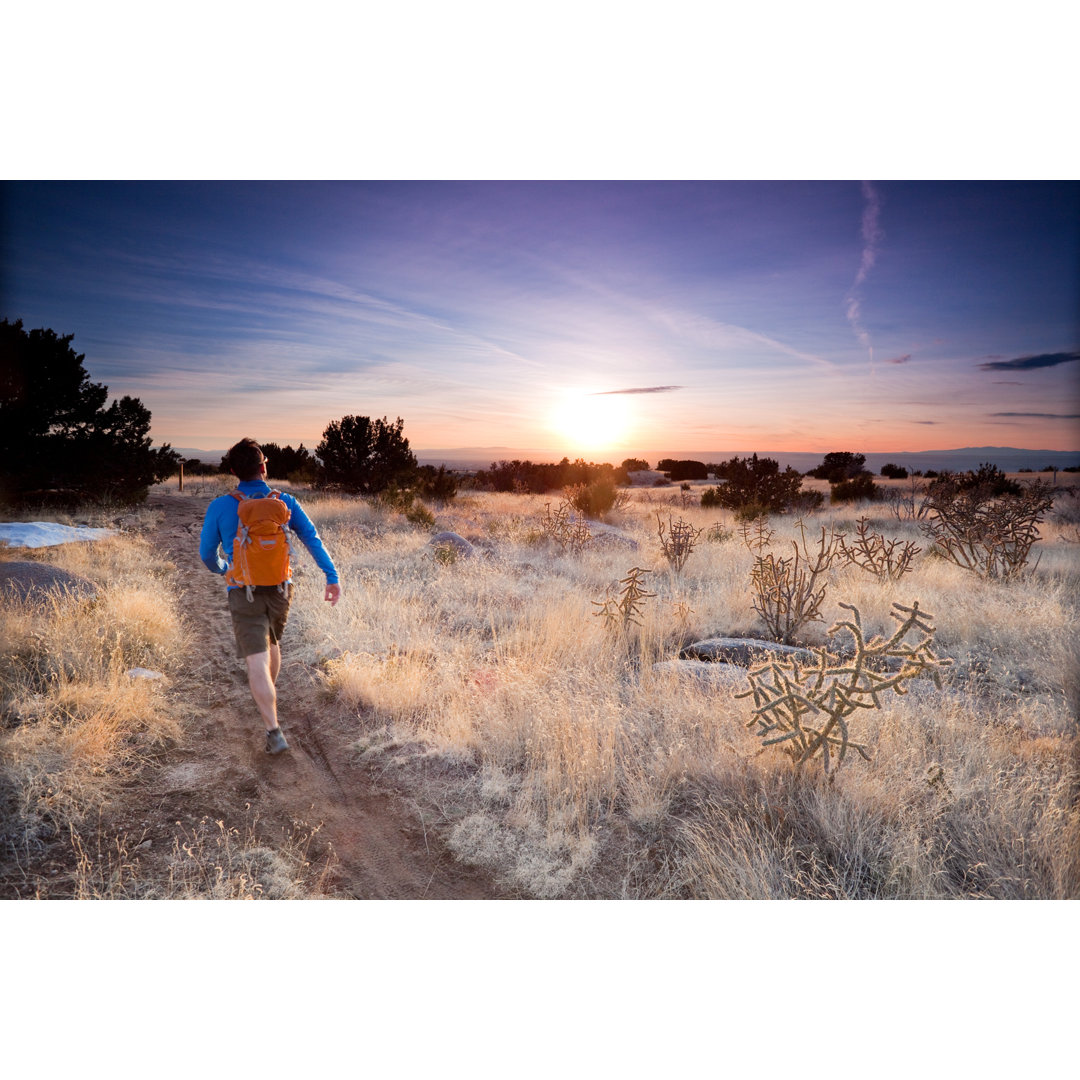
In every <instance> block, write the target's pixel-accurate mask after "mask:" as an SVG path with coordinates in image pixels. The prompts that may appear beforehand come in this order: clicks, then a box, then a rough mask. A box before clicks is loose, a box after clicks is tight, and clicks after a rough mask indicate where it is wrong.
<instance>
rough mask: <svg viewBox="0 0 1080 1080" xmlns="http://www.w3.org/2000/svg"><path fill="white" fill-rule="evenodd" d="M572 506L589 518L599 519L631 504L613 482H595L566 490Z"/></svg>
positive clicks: (624, 493) (577, 485)
mask: <svg viewBox="0 0 1080 1080" xmlns="http://www.w3.org/2000/svg"><path fill="white" fill-rule="evenodd" d="M566 497H567V499H568V500H569V502H570V505H571V506H572V507H573V508H574V509H575V510H577V511H578V513H580V514H584V515H585V517H587V518H593V519H599V518H602V517H603V516H604V515H605V514H608V513H610V512H611V511H612V510H621V509H623V508H624V507H625V506H626V505H627V503H628V502H629V498H630V497H629V496H628V495H627V494H626V492H625V491H620V490H619V489H618V488H617V487H616V486H615V484H614V482H613V481H611V480H594V481H593V482H592V483H591V484H575V485H574V486H573V487H569V488H567V489H566Z"/></svg>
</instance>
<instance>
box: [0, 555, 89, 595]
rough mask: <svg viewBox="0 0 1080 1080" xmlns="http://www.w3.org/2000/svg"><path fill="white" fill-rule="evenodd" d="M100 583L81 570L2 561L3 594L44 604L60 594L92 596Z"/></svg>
mask: <svg viewBox="0 0 1080 1080" xmlns="http://www.w3.org/2000/svg"><path fill="white" fill-rule="evenodd" d="M95 596H97V586H96V585H95V584H94V583H93V582H92V581H90V580H89V578H84V577H83V576H82V575H81V574H73V573H71V571H69V570H61V569H60V568H59V567H56V566H50V565H49V564H48V563H39V562H0V597H3V598H4V599H6V600H13V601H15V602H16V603H21V604H27V605H31V606H40V605H42V604H46V603H49V602H50V601H51V600H53V599H55V598H57V597H63V598H71V599H73V600H89V599H91V598H93V597H95Z"/></svg>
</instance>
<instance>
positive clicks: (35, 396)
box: [0, 319, 180, 502]
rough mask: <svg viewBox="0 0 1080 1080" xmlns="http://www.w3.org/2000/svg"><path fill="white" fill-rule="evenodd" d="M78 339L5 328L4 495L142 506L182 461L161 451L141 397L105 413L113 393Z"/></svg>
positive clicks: (1, 399)
mask: <svg viewBox="0 0 1080 1080" xmlns="http://www.w3.org/2000/svg"><path fill="white" fill-rule="evenodd" d="M73 337H74V335H73V334H67V335H65V336H59V335H57V334H56V333H55V331H53V330H47V329H44V328H41V329H38V330H30V331H26V330H24V329H23V324H22V320H21V319H17V320H16V321H15V322H9V321H8V320H7V319H4V320H3V321H0V494H3V495H4V496H5V497H6V498H8V499H10V500H12V501H19V500H23V499H34V498H37V497H39V496H41V495H44V494H46V493H56V492H63V493H64V494H65V496H66V497H68V498H70V499H71V500H72V501H81V500H87V499H91V498H96V499H103V498H114V499H118V500H120V501H124V502H137V501H139V500H141V499H144V498H145V497H146V491H147V488H148V487H149V486H150V485H151V484H154V483H156V482H158V481H159V480H164V479H165V478H166V477H167V476H170V475H171V474H172V473H173V472H174V471H175V469H176V467H177V466H178V465H179V462H180V458H179V456H178V455H177V454H176V453H174V452H173V451H172V450H170V449H169V447H168V446H164V447H161V448H159V449H156V450H155V449H154V448H153V445H152V440H151V438H150V434H149V432H150V410H149V409H147V408H146V406H144V405H143V403H142V402H141V401H139V399H138V398H133V397H126V396H125V397H122V398H120V400H119V401H113V403H112V404H111V405H109V407H108V408H106V407H105V402H106V401H107V399H108V394H109V390H108V387H107V386H105V385H103V384H102V383H94V382H91V381H90V376H89V374H88V373H87V371H86V369H85V368H84V367H83V360H84V359H85V354H83V353H76V352H75V350H74V349H72V347H71V341H72V339H73Z"/></svg>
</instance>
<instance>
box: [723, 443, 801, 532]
mask: <svg viewBox="0 0 1080 1080" xmlns="http://www.w3.org/2000/svg"><path fill="white" fill-rule="evenodd" d="M716 475H717V476H718V477H721V478H722V479H724V480H725V481H726V483H724V484H723V485H720V486H718V487H717V488H715V491H716V495H715V496H714V498H715V505H717V506H723V507H725V508H727V509H728V510H735V511H740V510H741V511H747V510H750V509H753V510H754V511H755V513H754V514H753V516H754V517H757V516H758V515H759V514H760V513H761V511H762V510H765V511H769V512H772V513H781V512H782V511H784V510H786V509H787V508H788V506H789V505H790V504H791V501H792V499H794V498H795V496H796V495H798V493H799V488H800V487H801V486H802V476H801V475H800V474H799V473H798V472H796V471H795V469H793V468H792V467H791V466H790V465H789V466H788V467H787V468H786V469H784V471H783V472H781V471H780V465H779V463H778V462H777V461H775V460H774V459H773V458H759V457H758V456H757V454H754V455H752V456H751V457H748V458H739V457H733V458H731V459H730V460H729V461H725V462H723V463H722V464H720V465H717V466H716Z"/></svg>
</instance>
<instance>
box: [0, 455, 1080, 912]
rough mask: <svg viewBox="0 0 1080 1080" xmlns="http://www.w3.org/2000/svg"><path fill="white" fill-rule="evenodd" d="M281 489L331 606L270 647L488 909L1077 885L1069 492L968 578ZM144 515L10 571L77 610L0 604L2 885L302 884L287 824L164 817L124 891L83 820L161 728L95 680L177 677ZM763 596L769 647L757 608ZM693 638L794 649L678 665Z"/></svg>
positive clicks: (950, 566) (176, 725) (570, 506)
mask: <svg viewBox="0 0 1080 1080" xmlns="http://www.w3.org/2000/svg"><path fill="white" fill-rule="evenodd" d="M200 480H201V482H203V483H205V484H206V485H207V489H206V490H205V491H203V492H200V493H198V494H194V495H193V497H194V498H205V497H207V496H211V495H213V494H217V493H219V492H218V488H219V487H221V488H222V489H224V488H225V487H227V486H228V485H229V481H227V480H225V479H224V478H217V477H206V478H200ZM823 482H824V483H827V481H823ZM889 483H890V484H893V485H895V486H896V490H903V489H904V488H905V487H906V486H907V485H909V483H910V481H908V480H892V481H889ZM299 494H301V496H302V497H303V498H304V501H305V506H306V507H307V508H308V510H309V513H310V514H311V516H312V518H313V519H314V520H315V521H316V523H317V525H318V527H319V529H320V532H321V534H322V535H323V537H324V538H325V539H326V542H327V545H328V547H329V549H330V550H331V551H332V552H333V554H334V557H335V560H336V561H337V563H338V566H339V569H340V570H341V573H342V581H343V583H344V585H345V590H346V594H345V600H344V601H343V603H342V604H340V605H339V606H338V608H337V610H336V611H334V612H330V611H329V610H328V606H327V605H324V604H321V603H319V600H318V597H317V596H316V594H315V593H314V592H307V591H305V590H301V591H300V592H299V594H298V598H297V602H296V604H295V607H294V612H293V615H292V617H291V620H290V627H289V630H288V635H289V641H288V644H289V651H290V656H291V658H293V659H294V660H295V662H296V663H298V664H302V665H303V666H304V667H305V668H306V669H307V670H309V671H311V672H312V673H314V674H315V676H316V677H317V678H318V679H319V681H320V683H321V685H322V688H323V693H324V694H325V695H326V700H327V702H331V703H333V706H334V707H335V708H338V707H344V708H347V709H348V710H350V711H351V715H352V717H353V721H352V722H353V725H354V740H353V743H352V753H353V754H354V756H355V760H356V761H357V762H358V763H360V764H362V765H363V767H364V769H365V770H367V771H368V772H369V773H370V774H371V775H374V776H376V777H378V778H379V782H380V783H381V784H384V785H387V786H392V787H393V788H394V789H395V790H398V791H401V792H403V793H405V794H406V795H407V796H408V798H409V799H411V800H412V801H413V803H414V804H415V805H416V806H417V807H419V808H421V810H422V812H423V814H424V820H425V822H427V823H428V827H429V828H430V827H431V823H434V824H435V828H436V829H437V831H438V833H439V835H440V838H441V840H442V842H443V843H445V844H446V845H448V847H449V848H450V850H451V851H452V852H453V853H454V855H455V857H456V858H458V859H459V860H461V861H462V862H463V863H466V864H470V865H476V866H480V867H483V868H486V869H487V870H488V871H489V872H490V873H491V874H492V875H493V876H494V878H495V879H496V880H497V881H498V882H500V883H501V887H502V888H503V889H504V890H505V892H506V894H507V895H520V896H528V897H538V898H550V897H579V898H593V897H637V898H852V899H855V898H859V899H865V898H903V899H916V898H953V897H984V898H1009V899H1020V898H1047V899H1048V898H1065V897H1073V898H1075V897H1077V896H1080V854H1078V853H1080V809H1078V791H1080V753H1078V727H1077V719H1076V718H1077V709H1078V705H1080V665H1078V655H1077V646H1076V644H1075V642H1076V641H1077V640H1078V639H1080V634H1078V633H1077V631H1078V629H1080V626H1078V624H1080V599H1078V597H1080V589H1078V588H1077V586H1078V584H1080V566H1078V563H1077V559H1078V554H1080V545H1078V544H1077V543H1076V542H1075V536H1074V534H1075V531H1076V522H1077V520H1080V513H1078V512H1077V511H1076V506H1077V500H1076V497H1075V495H1074V494H1070V493H1068V492H1067V491H1063V490H1062V489H1057V490H1056V492H1055V494H1054V505H1053V507H1052V508H1050V509H1049V510H1047V511H1045V512H1044V513H1043V514H1042V517H1041V520H1040V521H1039V522H1038V523H1037V525H1036V528H1037V534H1038V535H1037V538H1035V539H1034V540H1033V541H1032V544H1031V546H1030V550H1029V551H1028V558H1027V560H1026V562H1025V563H1024V565H1023V566H1022V567H1021V568H1020V569H1019V570H1018V571H1017V572H1016V573H1014V574H1011V575H1008V576H1002V575H999V576H996V577H995V576H989V575H985V574H978V573H972V571H971V570H970V569H968V568H966V567H965V566H963V565H961V564H958V563H957V562H956V561H953V560H952V559H950V558H949V557H948V555H947V553H946V552H944V551H942V550H940V549H939V548H938V546H937V545H936V544H935V543H932V542H931V543H928V542H927V541H928V537H927V536H926V534H925V533H924V532H923V531H922V530H921V529H920V524H921V520H922V519H919V518H916V517H907V516H903V517H898V516H897V514H896V513H895V512H894V506H893V505H892V504H890V503H888V502H882V501H875V502H873V503H865V504H862V505H861V506H856V507H854V508H852V507H849V506H846V505H844V504H839V505H831V506H821V507H819V508H818V509H816V510H815V511H813V512H810V513H806V514H803V515H802V517H798V516H796V515H793V514H771V515H768V516H764V517H758V518H756V519H750V520H744V521H741V522H740V521H738V520H737V519H736V514H735V512H734V511H731V510H727V509H725V508H723V507H716V506H714V505H713V506H700V505H697V504H696V500H686V499H684V498H682V497H681V496H682V495H684V494H685V493H681V492H675V493H669V494H667V495H666V496H664V497H665V498H666V499H667V500H668V501H667V503H666V504H665V503H658V498H659V496H658V495H657V493H656V492H654V491H652V490H651V489H619V494H620V495H621V496H622V498H620V499H618V500H617V502H613V503H612V505H611V507H610V508H609V509H608V510H607V511H606V513H604V514H601V515H597V516H594V517H589V516H586V514H585V513H584V512H583V511H582V510H581V509H579V507H578V505H576V504H575V501H574V498H573V495H574V491H573V489H570V490H566V491H564V492H562V493H561V495H560V496H559V497H558V498H557V499H553V498H552V497H551V496H550V495H548V496H544V495H530V494H526V493H516V494H515V493H512V492H495V491H475V490H474V491H464V492H461V493H459V494H458V496H457V498H455V499H453V500H452V501H445V502H442V503H437V502H435V501H433V500H432V501H431V503H430V506H429V505H427V504H425V503H424V502H422V501H420V500H419V498H414V499H411V500H406V501H404V502H403V501H401V500H396V499H394V498H385V497H384V498H357V497H353V496H346V495H340V494H334V493H331V492H327V491H321V492H318V491H311V492H307V493H304V492H300V493H299ZM924 495H925V492H924V491H923V490H922V489H921V488H920V490H919V493H918V498H919V499H920V500H921V499H922V498H923V497H924ZM658 507H659V509H658ZM421 510H422V511H423V513H420V512H419V511H421ZM144 513H146V512H144ZM88 523H95V522H91V521H89V519H88ZM148 524H149V523H148V522H142V523H139V522H134V523H132V527H131V528H130V529H128V534H127V535H123V534H122V535H120V536H118V537H116V538H114V539H112V540H109V541H106V542H104V543H100V544H95V545H93V547H88V546H81V545H80V546H68V547H63V548H54V549H48V550H47V552H46V553H44V554H42V555H41V556H36V557H40V558H42V559H47V560H49V561H51V562H55V563H57V564H60V565H66V566H69V567H70V568H71V569H73V570H76V571H77V572H79V573H83V574H85V575H86V576H87V577H89V578H90V579H91V580H93V581H94V582H95V583H97V584H98V585H99V589H100V591H99V596H98V598H97V599H96V600H95V601H94V606H92V607H90V608H88V609H82V608H67V607H61V606H59V605H58V606H57V607H56V608H55V609H54V610H53V611H52V612H48V613H46V615H45V616H44V619H42V618H40V617H37V616H35V617H30V616H29V615H27V614H26V613H23V612H20V611H18V610H16V609H14V608H9V607H7V606H5V607H4V608H3V610H2V616H3V618H4V620H5V623H4V640H5V649H4V656H3V658H2V664H3V667H2V670H0V679H2V691H3V702H2V711H3V727H2V728H0V759H2V770H3V771H2V784H3V815H4V817H3V821H4V824H3V830H2V832H3V843H4V867H5V869H4V873H5V874H6V875H18V874H19V873H20V872H22V869H24V868H25V867H27V866H28V865H30V864H31V863H32V862H33V859H34V854H35V847H36V846H40V845H43V844H47V843H48V842H50V838H52V839H55V838H56V837H57V836H59V837H61V838H64V839H65V842H66V843H68V844H70V845H71V849H72V850H73V851H74V852H76V853H77V861H76V870H75V871H74V874H73V877H72V881H71V883H70V884H69V886H68V888H67V891H66V892H64V893H62V894H63V895H79V896H114V897H115V896H147V897H151V896H223V897H224V896H298V895H321V894H322V889H323V885H324V882H323V880H322V878H321V877H320V876H319V874H318V872H317V871H316V870H313V869H312V867H311V866H310V865H308V861H307V844H308V842H309V840H310V836H311V831H310V830H309V831H307V832H304V831H302V830H301V831H294V832H292V833H289V834H288V835H286V834H282V836H281V837H280V838H279V839H278V841H277V842H274V843H268V842H267V839H266V835H265V833H264V832H260V831H259V830H258V829H257V828H256V824H257V823H256V822H255V821H254V819H253V821H252V823H251V826H250V827H248V826H242V827H239V826H236V825H235V824H226V823H224V822H222V821H220V820H216V819H215V818H214V817H213V816H206V817H203V818H198V819H196V820H193V821H188V822H186V823H184V824H183V825H182V826H180V825H178V826H177V828H176V832H175V838H174V840H175V843H174V849H173V851H172V852H171V853H169V857H168V858H167V859H159V861H158V862H156V864H155V866H156V869H155V871H154V873H153V874H152V875H151V874H150V873H149V870H148V867H147V865H146V863H145V860H142V861H141V859H140V853H139V850H138V848H137V846H133V845H132V844H131V843H127V844H126V845H125V844H120V843H119V842H118V841H117V838H116V837H115V836H110V835H108V834H106V833H103V832H101V831H100V830H99V829H98V828H97V825H96V822H97V821H98V818H99V815H100V812H101V809H102V808H103V807H107V806H108V805H109V803H110V800H112V799H114V798H115V797H116V795H117V792H118V790H119V789H120V788H121V787H123V785H125V784H128V783H131V782H132V777H133V776H135V775H138V774H139V770H140V769H142V768H152V767H153V762H154V759H155V756H156V755H158V754H160V753H162V752H163V749H164V748H166V747H167V746H169V745H170V741H171V740H175V739H176V738H177V737H178V733H179V732H180V731H181V730H182V726H183V723H184V716H183V715H182V713H178V711H177V708H176V703H175V700H174V698H173V697H172V695H171V694H170V691H169V684H168V681H167V679H166V680H149V679H148V680H142V679H138V678H133V677H131V676H130V675H128V672H129V671H131V670H132V669H133V668H138V667H144V668H151V669H153V670H156V671H160V672H163V673H164V674H165V675H166V676H170V675H172V676H175V675H176V674H177V673H178V672H180V671H183V670H184V668H185V667H188V666H190V665H191V664H192V663H193V656H192V646H191V643H190V642H189V641H188V640H187V639H186V638H185V631H184V625H183V620H182V618H181V616H180V612H181V598H180V597H178V596H177V595H176V593H175V589H174V588H173V586H172V585H171V584H170V582H171V580H172V578H171V575H170V567H169V566H168V565H167V564H166V563H163V562H155V560H154V557H153V556H152V553H148V551H147V549H146V545H145V540H144V539H143V538H142V536H143V534H144V533H145V531H146V528H147V526H148ZM447 533H452V534H455V535H456V537H457V538H459V540H460V541H461V542H460V543H459V544H457V545H454V544H448V543H442V544H433V543H432V539H433V537H434V536H435V535H438V534H444V535H445V534H447ZM740 535H741V538H742V539H741V540H740ZM770 556H771V560H770ZM796 561H798V566H797V567H796V565H795V563H796ZM766 563H768V564H769V565H771V567H772V576H771V577H769V575H768V574H767V572H766V569H763V566H764V565H765V564H766ZM785 563H786V564H787V569H785ZM147 567H149V570H147ZM780 587H782V588H784V589H788V590H789V591H790V592H789V595H790V596H791V597H793V598H794V599H795V600H796V601H798V600H799V598H800V597H801V598H802V601H801V604H802V606H801V609H799V610H801V612H802V614H803V615H804V616H807V617H805V618H802V619H801V620H799V621H798V622H797V623H796V624H794V625H792V624H791V623H790V622H783V621H776V620H775V619H771V615H770V612H774V611H775V612H777V613H779V612H781V611H782V610H783V603H784V601H782V597H783V595H784V594H783V592H778V589H779V588H780ZM770 595H771V596H772V598H773V599H772V600H769V599H768V598H769V596H770ZM151 598H152V600H151ZM770 604H772V607H770V606H769V605H770ZM796 606H797V605H796ZM929 613H932V614H929ZM102 627H104V630H102ZM718 636H730V637H738V638H753V639H759V640H768V639H773V640H779V639H781V638H786V639H787V640H788V641H789V642H790V643H791V644H792V645H794V646H799V647H802V648H804V649H805V650H807V653H806V654H805V655H803V654H800V655H798V656H796V657H795V658H789V657H783V656H781V657H774V658H772V659H769V660H766V661H765V662H762V663H758V664H757V665H756V666H753V667H752V668H751V669H750V670H749V672H747V671H746V670H745V669H744V670H743V671H742V673H741V674H740V673H739V671H734V673H733V672H732V670H731V669H729V668H728V666H727V665H724V664H715V665H714V664H709V663H706V662H703V661H693V660H689V659H686V656H688V655H689V653H688V652H685V651H684V650H686V649H687V646H689V645H691V644H692V643H694V642H696V641H700V640H703V639H707V638H712V637H718ZM8 642H10V644H7V643H8ZM713 673H715V674H716V675H717V677H716V678H712V677H709V676H710V675H711V674H713ZM934 676H936V677H937V682H935V678H934ZM776 739H782V740H783V741H776V742H774V741H773V740H776ZM826 752H827V754H828V756H827V757H826ZM46 884H47V883H46ZM55 894H56V892H55V886H54V889H53V891H50V890H49V888H48V887H45V888H44V891H43V895H55Z"/></svg>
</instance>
